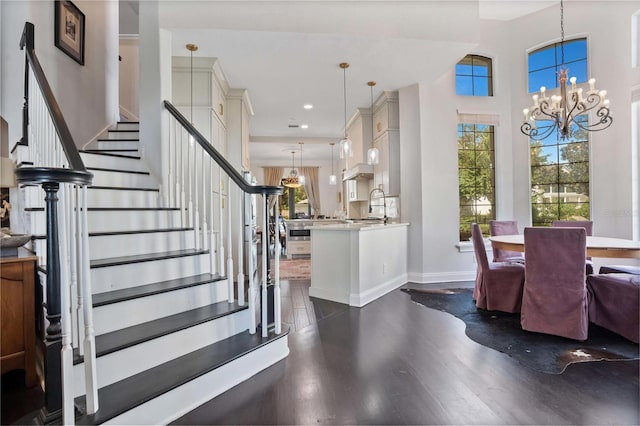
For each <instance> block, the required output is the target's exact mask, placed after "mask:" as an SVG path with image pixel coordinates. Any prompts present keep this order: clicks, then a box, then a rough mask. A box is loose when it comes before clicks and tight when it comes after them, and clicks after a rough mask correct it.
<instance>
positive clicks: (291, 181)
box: [282, 151, 300, 188]
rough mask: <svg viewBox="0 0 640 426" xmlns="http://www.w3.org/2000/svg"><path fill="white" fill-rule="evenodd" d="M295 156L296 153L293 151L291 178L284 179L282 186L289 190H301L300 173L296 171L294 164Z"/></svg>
mask: <svg viewBox="0 0 640 426" xmlns="http://www.w3.org/2000/svg"><path fill="white" fill-rule="evenodd" d="M295 154H296V152H295V151H291V171H290V172H289V176H287V177H286V178H284V179H282V184H283V185H284V186H286V187H289V188H300V182H299V181H298V171H297V170H296V166H295V162H294V156H295Z"/></svg>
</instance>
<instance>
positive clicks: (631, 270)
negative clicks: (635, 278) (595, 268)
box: [600, 265, 640, 275]
mask: <svg viewBox="0 0 640 426" xmlns="http://www.w3.org/2000/svg"><path fill="white" fill-rule="evenodd" d="M600 273H601V274H616V273H621V274H633V275H640V266H632V265H602V266H601V267H600Z"/></svg>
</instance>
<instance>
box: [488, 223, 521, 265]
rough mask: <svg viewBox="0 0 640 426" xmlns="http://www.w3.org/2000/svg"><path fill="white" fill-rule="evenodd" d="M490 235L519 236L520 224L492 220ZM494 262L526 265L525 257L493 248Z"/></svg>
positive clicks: (514, 252)
mask: <svg viewBox="0 0 640 426" xmlns="http://www.w3.org/2000/svg"><path fill="white" fill-rule="evenodd" d="M489 234H491V236H494V235H518V234H519V232H518V222H517V221H515V220H490V221H489ZM493 261H494V262H518V263H524V256H522V253H518V252H517V251H510V250H502V249H499V248H495V247H494V248H493Z"/></svg>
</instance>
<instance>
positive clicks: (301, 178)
mask: <svg viewBox="0 0 640 426" xmlns="http://www.w3.org/2000/svg"><path fill="white" fill-rule="evenodd" d="M298 143H299V144H300V174H299V175H298V182H300V185H304V182H305V179H304V175H303V174H302V145H304V142H298Z"/></svg>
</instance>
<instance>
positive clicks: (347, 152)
mask: <svg viewBox="0 0 640 426" xmlns="http://www.w3.org/2000/svg"><path fill="white" fill-rule="evenodd" d="M350 157H353V142H351V139H349V138H347V137H345V138H344V139H342V140H341V141H340V159H344V158H350Z"/></svg>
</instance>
